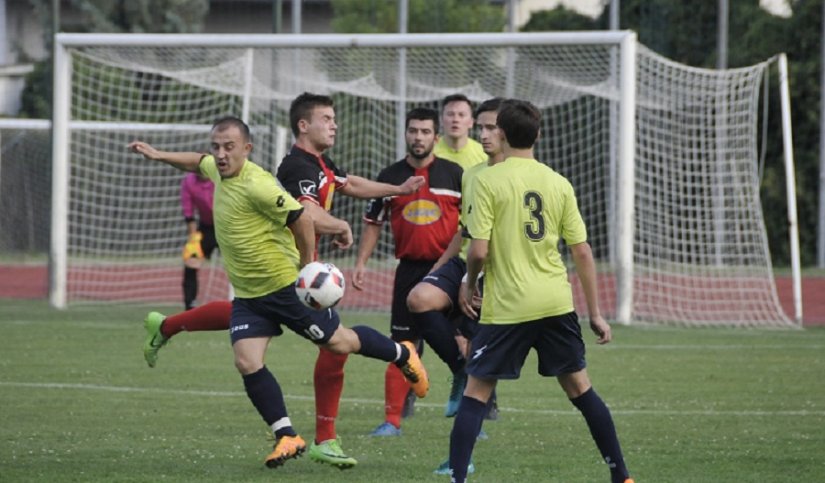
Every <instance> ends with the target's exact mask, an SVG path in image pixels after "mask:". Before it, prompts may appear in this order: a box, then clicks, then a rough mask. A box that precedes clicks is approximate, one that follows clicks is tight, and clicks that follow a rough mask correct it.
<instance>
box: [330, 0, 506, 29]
mask: <svg viewBox="0 0 825 483" xmlns="http://www.w3.org/2000/svg"><path fill="white" fill-rule="evenodd" d="M332 10H333V13H334V20H333V21H332V28H333V30H334V31H335V32H338V33H393V32H398V2H387V1H386V0H332ZM408 18H409V25H408V32H410V33H428V32H497V31H499V32H500V31H501V30H502V29H503V28H504V25H505V21H506V18H505V13H504V9H503V8H502V7H501V6H495V5H490V2H489V1H485V0H409V12H408Z"/></svg>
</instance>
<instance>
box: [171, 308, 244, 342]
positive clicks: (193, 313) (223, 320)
mask: <svg viewBox="0 0 825 483" xmlns="http://www.w3.org/2000/svg"><path fill="white" fill-rule="evenodd" d="M231 316H232V302H229V301H218V302H209V303H208V304H206V305H201V306H200V307H195V308H194V309H191V310H187V311H186V312H181V313H179V314H175V315H170V316H169V317H166V319H165V320H164V321H163V324H161V326H160V333H161V334H163V336H164V337H167V338H169V337H172V336H173V335H175V334H177V333H178V332H180V331H183V330H185V331H188V332H198V331H202V330H229V319H230V318H231Z"/></svg>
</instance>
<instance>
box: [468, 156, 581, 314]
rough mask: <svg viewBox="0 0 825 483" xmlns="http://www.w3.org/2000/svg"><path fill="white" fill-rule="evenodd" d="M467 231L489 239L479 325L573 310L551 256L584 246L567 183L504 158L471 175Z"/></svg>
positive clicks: (561, 270)
mask: <svg viewBox="0 0 825 483" xmlns="http://www.w3.org/2000/svg"><path fill="white" fill-rule="evenodd" d="M471 190H472V199H471V200H470V203H469V206H468V207H467V217H466V223H467V230H468V232H469V234H470V236H471V237H472V238H473V239H482V240H488V241H489V249H488V255H487V261H486V262H485V264H484V299H483V302H482V307H481V320H480V322H481V323H485V324H514V323H519V322H528V321H532V320H537V319H541V318H543V317H550V316H554V315H562V314H566V313H569V312H572V311H573V310H574V306H573V293H572V290H571V288H570V283H569V282H568V280H567V268H566V267H565V265H564V262H563V260H562V257H561V254H560V253H559V250H558V243H559V239H564V240H565V242H566V243H567V244H568V245H574V244H577V243H582V242H585V241H587V229H586V227H585V225H584V221H583V220H582V217H581V213H580V212H579V208H578V204H577V202H576V195H575V193H574V191H573V186H572V185H571V184H570V182H569V181H568V180H567V179H566V178H564V177H563V176H561V175H560V174H558V173H556V172H555V171H553V170H552V169H551V168H549V167H548V166H546V165H544V164H541V163H539V162H538V161H536V160H534V159H527V158H516V157H510V158H507V159H506V160H504V161H503V162H501V163H499V164H496V165H495V166H491V167H489V168H487V169H484V170H482V171H481V172H479V173H478V174H477V175H476V176H475V178H474V180H473V186H472V188H471Z"/></svg>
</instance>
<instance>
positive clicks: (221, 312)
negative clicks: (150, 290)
mask: <svg viewBox="0 0 825 483" xmlns="http://www.w3.org/2000/svg"><path fill="white" fill-rule="evenodd" d="M231 314H232V302H229V301H216V302H210V303H208V304H205V305H201V306H200V307H195V308H193V309H191V310H187V311H185V312H181V313H178V314H175V315H170V316H165V315H163V314H161V313H160V312H149V314H147V315H146V318H145V319H144V320H143V327H144V329H145V330H146V337H145V339H144V342H143V358H144V359H146V363H147V364H148V365H149V367H155V365H156V364H157V361H158V351H159V350H160V348H161V347H163V346H164V345H166V344H167V343H168V342H169V339H171V338H172V336H174V335H175V334H177V333H179V332H181V331H184V330H185V331H187V332H199V331H214V330H228V329H229V319H230V316H231Z"/></svg>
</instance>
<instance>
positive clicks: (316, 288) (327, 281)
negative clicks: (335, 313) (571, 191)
mask: <svg viewBox="0 0 825 483" xmlns="http://www.w3.org/2000/svg"><path fill="white" fill-rule="evenodd" d="M345 285H346V284H345V282H344V274H343V273H341V270H339V269H338V267H336V266H335V265H333V264H331V263H327V262H312V263H309V264H307V265H306V266H304V268H302V269H301V271H300V273H298V280H297V281H296V282H295V291H296V292H297V293H298V298H299V299H301V302H303V304H304V305H306V306H307V307H309V308H311V309H315V310H322V309H327V308H330V307H334V306H335V304H337V303H338V302H340V301H341V298H343V297H344V286H345Z"/></svg>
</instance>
